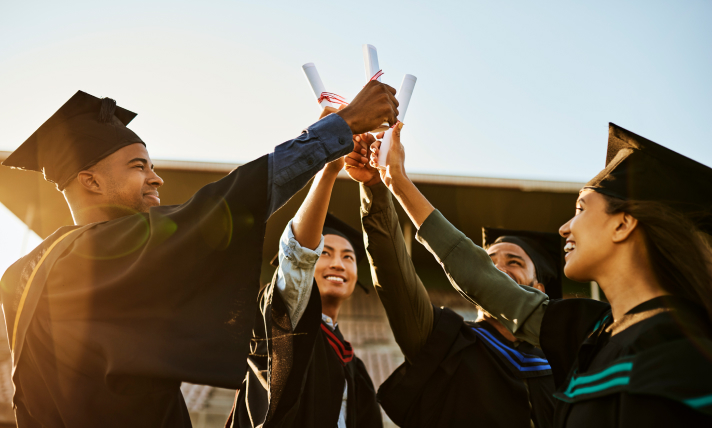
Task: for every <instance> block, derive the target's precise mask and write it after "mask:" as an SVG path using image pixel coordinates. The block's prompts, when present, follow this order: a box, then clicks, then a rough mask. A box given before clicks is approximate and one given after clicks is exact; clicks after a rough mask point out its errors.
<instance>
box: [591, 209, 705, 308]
mask: <svg viewBox="0 0 712 428" xmlns="http://www.w3.org/2000/svg"><path fill="white" fill-rule="evenodd" d="M603 196H604V198H605V199H606V202H607V210H606V211H607V212H608V214H616V213H621V212H624V213H627V214H630V215H631V216H633V217H634V218H635V219H637V220H638V222H639V223H638V224H639V225H640V226H641V228H642V231H643V235H644V236H645V245H646V248H647V250H648V254H649V257H650V264H651V265H652V267H653V271H654V273H655V276H656V277H657V278H658V281H659V282H660V285H662V287H663V288H664V289H665V291H667V292H668V293H670V294H673V295H677V296H681V297H685V298H687V299H689V300H691V301H693V302H698V303H700V304H702V305H703V306H704V307H705V309H706V311H707V316H708V318H710V320H712V237H710V235H708V234H706V233H704V232H701V231H700V230H699V229H698V228H697V227H695V225H694V224H693V223H692V222H691V221H690V220H689V219H688V218H687V217H685V216H684V215H683V214H682V213H680V212H679V211H677V210H675V209H673V208H671V207H670V206H668V205H666V204H664V203H660V202H651V201H635V200H632V201H624V200H622V199H618V198H612V197H610V196H606V195H603Z"/></svg>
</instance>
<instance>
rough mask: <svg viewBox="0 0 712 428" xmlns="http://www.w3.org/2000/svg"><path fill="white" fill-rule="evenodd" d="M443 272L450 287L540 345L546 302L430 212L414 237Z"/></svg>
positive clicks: (536, 292)
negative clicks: (515, 280)
mask: <svg viewBox="0 0 712 428" xmlns="http://www.w3.org/2000/svg"><path fill="white" fill-rule="evenodd" d="M416 238H417V239H418V241H419V242H420V243H421V244H423V245H424V246H425V248H427V249H428V251H430V252H431V253H432V254H433V256H435V259H436V260H437V261H438V262H439V263H440V265H441V266H442V267H443V269H444V270H445V273H446V274H447V277H448V279H449V280H450V282H451V283H452V285H453V287H455V289H456V290H457V291H459V292H460V294H462V295H463V296H465V297H466V298H467V299H468V300H470V301H471V302H472V303H474V304H475V305H477V306H479V307H480V308H482V309H483V310H485V311H486V312H487V313H489V314H490V315H492V316H493V317H494V318H496V319H497V320H499V321H500V322H501V323H502V324H503V325H504V326H505V327H507V329H509V330H510V331H511V332H512V333H514V335H515V336H516V337H517V338H519V339H522V340H525V341H527V342H529V343H531V344H534V345H538V344H539V331H540V328H541V322H542V319H543V317H544V311H545V310H546V306H547V304H548V302H549V299H548V297H547V296H546V294H544V293H542V292H541V291H539V290H537V289H535V288H532V287H528V286H526V285H518V284H517V283H516V282H514V281H513V280H512V279H511V278H510V277H509V276H508V275H507V274H505V273H504V272H501V271H500V270H499V269H497V268H496V267H495V265H494V263H492V260H491V259H490V257H489V255H488V254H487V252H486V251H485V250H484V249H483V248H482V247H478V246H477V245H475V244H474V243H473V242H472V240H471V239H469V238H468V237H467V236H465V234H464V233H462V232H460V231H459V230H457V229H456V228H455V226H453V225H452V224H450V222H449V221H447V219H446V218H445V217H443V215H442V214H441V213H440V211H438V210H435V211H433V213H432V214H430V216H428V218H427V219H426V220H425V222H423V224H422V225H421V226H420V229H419V230H418V233H417V235H416Z"/></svg>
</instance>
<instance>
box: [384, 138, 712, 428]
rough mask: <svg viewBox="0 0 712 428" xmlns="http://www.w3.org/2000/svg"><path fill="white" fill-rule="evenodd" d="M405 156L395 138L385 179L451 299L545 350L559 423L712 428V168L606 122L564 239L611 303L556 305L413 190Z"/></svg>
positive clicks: (574, 260)
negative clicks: (603, 150) (598, 165)
mask: <svg viewBox="0 0 712 428" xmlns="http://www.w3.org/2000/svg"><path fill="white" fill-rule="evenodd" d="M377 147H378V143H376V145H375V146H374V148H373V151H374V154H373V156H372V159H374V158H376V159H377V155H378V149H377ZM404 158H405V154H404V152H403V147H402V145H401V144H400V138H399V136H398V138H396V133H394V138H393V142H392V143H391V148H390V152H389V154H388V161H387V164H388V167H387V169H386V170H385V171H384V172H383V174H382V178H383V181H384V182H385V183H386V185H388V187H389V188H390V190H391V191H392V192H393V193H394V195H395V196H396V198H397V199H398V200H399V201H400V203H401V204H402V205H403V208H404V209H405V211H406V212H407V213H408V215H409V216H410V217H411V219H412V220H413V222H414V223H415V224H416V226H417V227H418V229H419V230H418V234H417V238H418V240H419V241H420V242H421V243H422V244H423V245H425V246H426V248H428V250H429V251H430V252H431V253H433V255H434V256H435V257H436V259H437V260H438V261H439V262H440V263H441V265H442V266H443V268H444V269H445V271H446V272H447V274H448V277H449V278H450V280H451V282H452V284H453V285H454V286H455V288H456V289H458V291H460V292H461V293H462V294H463V295H465V296H466V297H467V298H468V299H470V300H471V301H472V302H473V303H476V304H478V305H479V306H481V307H482V308H484V310H486V311H487V312H489V313H490V314H491V315H492V316H493V317H495V318H497V319H498V320H499V321H500V322H501V323H502V324H504V325H505V326H506V327H507V328H508V329H509V330H510V331H512V333H514V335H515V336H516V337H517V338H520V339H522V340H526V341H527V342H529V343H533V344H539V345H540V346H541V348H542V349H543V350H544V353H545V354H546V356H547V358H548V360H549V363H550V364H551V367H552V370H553V375H554V381H555V383H556V386H557V392H556V393H555V394H554V396H555V397H556V398H557V399H558V400H557V407H556V414H555V421H554V426H557V427H602V426H605V427H629V426H634V425H635V426H646V427H647V426H665V427H669V426H712V321H711V318H712V251H711V250H710V237H709V233H710V232H711V231H712V190H711V189H712V169H710V168H708V167H706V166H704V165H702V164H700V163H697V162H695V161H693V160H691V159H689V158H686V157H684V156H682V155H680V154H678V153H676V152H673V151H672V150H669V149H667V148H665V147H662V146H660V145H658V144H656V143H653V142H652V141H649V140H647V139H645V138H643V137H640V136H638V135H636V134H633V133H632V132H629V131H627V130H625V129H623V128H620V127H618V126H616V125H613V124H611V125H610V129H609V143H608V155H607V159H606V168H605V169H604V170H603V171H602V172H601V173H599V174H598V175H597V176H596V177H595V178H594V179H593V180H591V181H590V182H589V183H588V184H587V185H586V187H584V189H583V190H582V191H581V193H580V196H579V199H578V201H577V205H576V215H575V216H574V218H572V219H571V220H570V221H569V222H567V223H566V224H565V225H563V226H562V227H561V229H560V233H561V235H562V236H563V237H564V238H565V239H566V246H565V250H566V252H567V255H566V266H565V269H564V271H565V273H566V276H568V277H569V278H571V279H574V280H578V281H591V280H594V281H596V282H598V284H599V285H600V286H601V288H602V289H603V291H604V292H605V294H606V297H607V298H608V300H609V302H610V305H609V304H607V303H603V302H598V301H595V300H590V299H566V300H549V299H548V297H547V296H546V295H545V294H544V293H541V292H540V291H538V290H536V289H534V288H532V287H528V286H525V285H517V284H515V283H514V282H513V281H512V280H511V279H510V278H509V277H508V276H507V275H505V274H504V273H501V272H498V271H497V270H496V268H495V267H494V265H493V264H492V263H491V261H490V259H489V257H488V256H487V253H486V251H485V250H483V249H482V248H480V247H478V246H476V245H474V244H473V243H472V241H471V240H469V239H468V238H467V237H466V236H465V235H464V234H462V233H461V232H460V231H458V230H457V229H455V227H454V226H452V225H451V224H450V223H449V222H448V221H447V220H446V219H445V218H444V217H443V216H442V215H441V214H440V213H439V212H438V211H437V210H435V209H434V208H433V207H432V205H430V203H429V202H428V201H427V200H426V199H425V198H424V197H423V196H422V194H420V192H419V191H418V190H417V188H415V186H414V185H413V183H412V182H410V180H409V179H408V178H407V175H406V174H405V169H404V167H403V161H404ZM374 161H375V160H373V161H372V162H374ZM475 399H476V397H475Z"/></svg>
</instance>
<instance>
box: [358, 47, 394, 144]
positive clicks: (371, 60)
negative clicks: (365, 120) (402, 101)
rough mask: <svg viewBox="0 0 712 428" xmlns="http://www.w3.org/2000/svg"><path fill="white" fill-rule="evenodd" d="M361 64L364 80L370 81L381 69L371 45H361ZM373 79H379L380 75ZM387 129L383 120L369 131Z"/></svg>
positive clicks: (386, 123)
mask: <svg viewBox="0 0 712 428" xmlns="http://www.w3.org/2000/svg"><path fill="white" fill-rule="evenodd" d="M363 64H364V66H365V67H366V82H370V81H371V79H372V78H373V76H375V75H376V74H377V73H378V72H379V71H381V69H380V68H379V66H378V51H377V50H376V47H375V46H373V45H363ZM375 80H378V81H379V82H380V81H381V76H380V75H379V76H378V77H376V79H375ZM386 129H388V122H383V123H382V124H381V126H379V127H378V128H376V129H374V130H373V131H371V132H382V131H385V130H386Z"/></svg>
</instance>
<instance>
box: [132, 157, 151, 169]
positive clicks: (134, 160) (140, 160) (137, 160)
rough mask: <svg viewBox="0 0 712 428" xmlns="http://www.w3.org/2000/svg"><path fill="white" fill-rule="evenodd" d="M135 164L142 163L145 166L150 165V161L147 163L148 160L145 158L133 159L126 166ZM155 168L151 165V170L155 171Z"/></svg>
mask: <svg viewBox="0 0 712 428" xmlns="http://www.w3.org/2000/svg"><path fill="white" fill-rule="evenodd" d="M134 162H141V163H142V164H144V165H148V161H147V160H146V159H144V158H133V159H131V160H130V161H128V162H127V163H126V165H129V164H132V163H134ZM153 166H154V165H153V164H151V169H153Z"/></svg>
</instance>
